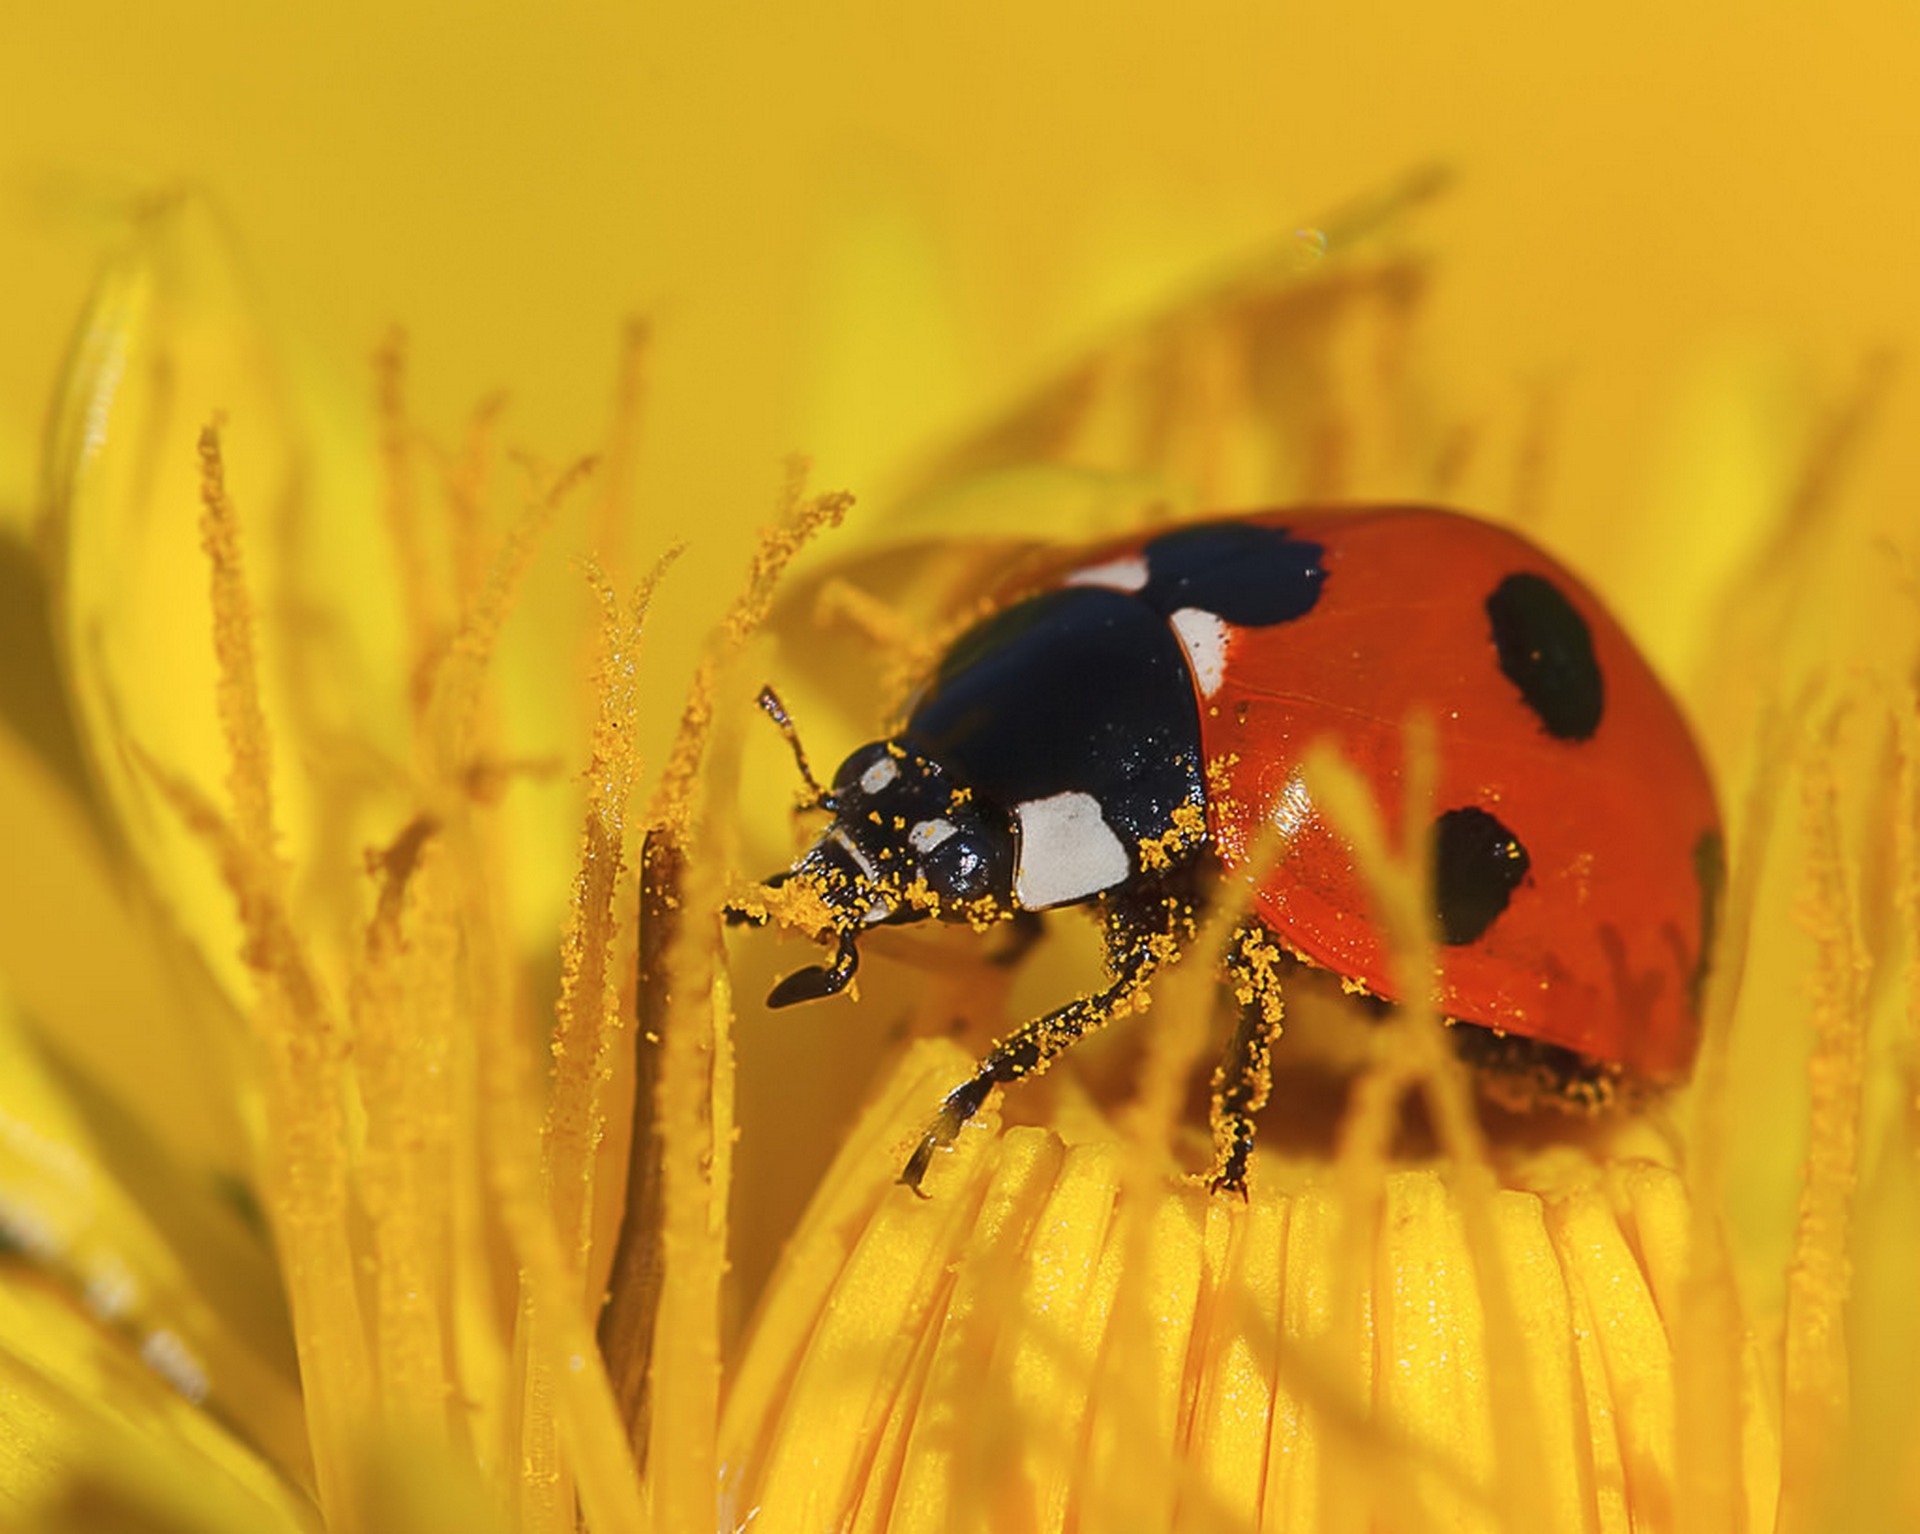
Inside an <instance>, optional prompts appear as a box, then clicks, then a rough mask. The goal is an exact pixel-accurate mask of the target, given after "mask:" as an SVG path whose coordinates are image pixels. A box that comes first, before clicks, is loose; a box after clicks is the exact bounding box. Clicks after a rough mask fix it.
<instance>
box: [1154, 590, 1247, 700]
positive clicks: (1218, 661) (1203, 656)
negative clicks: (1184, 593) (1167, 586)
mask: <svg viewBox="0 0 1920 1534" xmlns="http://www.w3.org/2000/svg"><path fill="white" fill-rule="evenodd" d="M1167 622H1168V623H1170V624H1172V625H1173V632H1174V633H1175V634H1176V635H1178V636H1179V639H1180V648H1181V649H1183V650H1185V651H1186V652H1187V667H1188V669H1189V670H1190V671H1192V672H1193V680H1194V685H1195V686H1197V687H1198V688H1199V689H1200V696H1201V697H1203V698H1211V697H1212V696H1213V695H1214V694H1215V693H1216V692H1218V691H1219V690H1220V684H1221V683H1222V682H1223V681H1225V680H1226V676H1227V640H1228V639H1229V637H1231V632H1232V631H1231V630H1230V629H1228V627H1227V620H1226V619H1225V618H1222V617H1221V616H1220V615H1219V614H1218V613H1210V612H1207V611H1205V610H1204V609H1203V608H1198V607H1183V608H1181V609H1180V610H1179V611H1178V612H1176V613H1175V614H1174V615H1173V616H1172V617H1171V618H1169V619H1167Z"/></svg>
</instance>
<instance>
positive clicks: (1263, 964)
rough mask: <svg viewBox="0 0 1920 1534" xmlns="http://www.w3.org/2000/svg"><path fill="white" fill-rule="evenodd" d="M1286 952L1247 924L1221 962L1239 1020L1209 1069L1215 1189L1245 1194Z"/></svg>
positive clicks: (1268, 1084) (1269, 1082) (1268, 1077)
mask: <svg viewBox="0 0 1920 1534" xmlns="http://www.w3.org/2000/svg"><path fill="white" fill-rule="evenodd" d="M1286 962H1287V960H1286V955H1285V954H1284V953H1282V952H1281V950H1280V948H1279V947H1278V945H1277V944H1275V942H1274V940H1273V938H1272V936H1271V935H1270V934H1269V933H1268V932H1267V930H1266V928H1264V927H1262V926H1260V925H1259V924H1258V923H1257V922H1248V923H1246V924H1245V925H1244V926H1242V927H1241V928H1240V929H1239V930H1238V931H1237V932H1235V933H1234V935H1233V941H1232V942H1231V943H1230V944H1228V945H1227V953H1226V958H1225V961H1224V964H1225V968H1226V972H1227V980H1228V982H1229V984H1230V985H1231V988H1232V990H1233V993H1234V997H1235V999H1236V1000H1238V1001H1239V1003H1240V1021H1239V1023H1238V1025H1237V1026H1236V1027H1235V1028H1234V1030H1233V1037H1232V1039H1231V1040H1229V1041H1228V1043H1227V1050H1226V1053H1225V1054H1224V1055H1222V1056H1221V1059H1220V1064H1219V1066H1218V1067H1217V1068H1216V1069H1215V1071H1214V1073H1213V1100H1212V1121H1213V1122H1212V1127H1213V1175H1212V1177H1211V1178H1210V1180H1209V1183H1210V1186H1211V1187H1212V1189H1213V1191H1214V1192H1216V1193H1237V1194H1239V1195H1240V1196H1241V1197H1242V1198H1245V1197H1246V1194H1247V1162H1248V1160H1249V1158H1250V1157H1251V1156H1252V1155H1253V1116H1254V1115H1255V1114H1256V1113H1258V1112H1259V1111H1260V1110H1261V1109H1262V1108H1264V1107H1265V1106H1266V1105H1267V1096H1268V1094H1269V1093H1270V1092H1271V1091H1272V1089H1273V1041H1274V1039H1275V1038H1277V1037H1278V1036H1279V1033H1280V1020H1281V1010H1282V1009H1281V995H1280V970H1281V968H1282V966H1283V965H1285V963H1286Z"/></svg>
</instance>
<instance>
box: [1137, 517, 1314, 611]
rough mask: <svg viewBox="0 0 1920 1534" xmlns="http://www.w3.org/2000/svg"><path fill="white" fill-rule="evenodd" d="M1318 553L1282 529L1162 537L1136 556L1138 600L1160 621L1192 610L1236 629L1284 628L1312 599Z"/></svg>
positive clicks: (1223, 525)
mask: <svg viewBox="0 0 1920 1534" xmlns="http://www.w3.org/2000/svg"><path fill="white" fill-rule="evenodd" d="M1324 552H1325V550H1324V549H1323V548H1322V547H1321V545H1319V544H1317V543H1309V542H1308V541H1307V540H1305V539H1303V538H1295V537H1293V536H1291V535H1290V534H1289V533H1288V532H1287V530H1286V529H1285V528H1284V527H1259V526H1256V525H1254V524H1252V523H1247V522H1203V523H1200V524H1199V525H1198V526H1195V527H1183V528H1180V529H1178V530H1177V531H1175V532H1171V533H1163V534H1161V536H1160V537H1158V538H1155V539H1154V540H1153V541H1152V542H1151V543H1149V544H1148V545H1147V546H1146V548H1145V549H1144V550H1142V553H1144V554H1145V555H1146V560H1147V584H1146V585H1145V586H1144V587H1143V588H1142V589H1141V590H1140V592H1139V597H1140V599H1141V600H1142V601H1143V602H1145V603H1146V604H1147V605H1148V606H1150V607H1152V608H1153V609H1154V610H1155V611H1156V612H1158V613H1159V614H1161V616H1163V617H1166V616H1169V615H1171V614H1173V613H1176V612H1178V611H1179V610H1180V609H1181V608H1183V607H1197V608H1199V609H1200V610H1201V611H1202V612H1209V613H1216V614H1218V615H1219V616H1220V617H1222V618H1224V619H1225V620H1226V621H1227V622H1228V623H1231V624H1235V625H1236V626H1238V627H1240V628H1265V627H1267V626H1269V625H1271V624H1275V623H1289V622H1291V621H1292V620H1293V619H1295V618H1299V617H1304V616H1305V615H1306V614H1307V613H1310V612H1312V611H1313V607H1314V604H1315V603H1316V602H1318V601H1319V600H1320V588H1321V586H1322V585H1323V584H1325V582H1326V579H1327V572H1326V571H1325V570H1324V569H1322V568H1321V565H1320V556H1321V554H1323V553H1324Z"/></svg>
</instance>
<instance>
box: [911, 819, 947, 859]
mask: <svg viewBox="0 0 1920 1534" xmlns="http://www.w3.org/2000/svg"><path fill="white" fill-rule="evenodd" d="M951 835H953V822H952V821H951V820H946V819H944V818H943V819H939V820H923V821H921V822H920V824H919V825H917V826H915V827H914V828H913V829H912V830H911V831H909V832H908V833H907V845H908V846H910V847H912V848H913V850H914V851H915V852H931V851H933V849H934V848H935V847H938V846H939V845H940V844H941V843H942V842H944V841H945V840H946V839H947V838H948V837H949V836H951Z"/></svg>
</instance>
